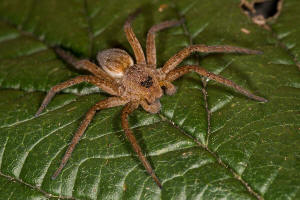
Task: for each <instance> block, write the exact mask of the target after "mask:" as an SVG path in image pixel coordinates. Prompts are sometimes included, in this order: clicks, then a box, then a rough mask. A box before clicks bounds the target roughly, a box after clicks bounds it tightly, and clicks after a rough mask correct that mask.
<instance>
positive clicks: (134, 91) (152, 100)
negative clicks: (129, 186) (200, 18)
mask: <svg viewBox="0 0 300 200" xmlns="http://www.w3.org/2000/svg"><path fill="white" fill-rule="evenodd" d="M132 20H133V16H130V17H129V18H128V20H127V21H126V23H125V25H124V31H125V34H126V37H127V39H128V41H129V43H130V45H131V47H132V49H133V52H134V55H135V60H136V63H134V61H133V59H132V58H131V56H130V55H129V54H128V53H127V52H126V51H124V50H121V49H107V50H104V51H102V52H100V53H98V55H97V59H98V62H99V65H100V66H101V68H102V69H101V68H100V67H99V66H97V65H95V64H94V63H92V62H90V61H88V60H80V61H78V60H77V59H76V58H75V57H73V56H72V55H71V54H69V53H68V52H66V51H64V50H62V49H60V48H57V49H56V52H57V53H58V55H59V56H60V57H62V58H63V59H64V60H65V61H66V62H68V63H70V64H72V65H73V66H74V67H75V68H77V69H85V70H87V71H89V72H91V73H92V74H93V75H85V76H78V77H75V78H73V79H71V80H68V81H65V82H63V83H61V84H58V85H56V86H54V87H52V88H51V90H50V91H49V92H48V94H47V96H46V97H45V99H44V101H43V103H42V105H41V107H40V108H39V110H38V111H37V113H36V115H35V116H38V115H39V114H40V113H41V112H42V111H43V109H44V108H45V107H46V106H47V104H48V103H49V102H50V100H51V99H52V97H53V96H54V95H55V93H57V92H59V91H60V90H63V89H65V88H67V87H70V86H72V85H75V84H78V83H81V82H88V83H92V84H94V85H96V86H98V87H99V88H100V89H101V90H103V91H105V92H107V93H109V94H111V95H112V97H109V98H107V99H105V100H102V101H100V102H98V103H96V104H95V105H94V106H93V107H92V108H90V110H89V111H88V112H87V113H86V116H85V118H84V120H83V121H82V123H81V125H80V127H79V128H78V130H77V132H76V133H75V135H74V137H73V139H72V142H71V144H70V146H69V147H68V149H67V151H66V153H65V155H64V157H63V158H62V161H61V164H60V166H59V168H58V169H57V170H56V172H55V173H54V174H53V176H52V178H53V179H55V178H56V177H57V175H58V174H59V173H60V172H61V170H62V169H63V167H64V166H65V164H66V163H67V161H68V159H69V158H70V156H71V154H72V152H73V150H74V148H75V146H76V144H77V143H78V142H79V140H80V137H81V136H82V134H83V133H84V131H85V130H86V128H87V126H88V125H89V123H90V122H91V120H92V119H93V117H94V115H95V113H96V111H98V110H102V109H105V108H111V107H115V106H121V105H125V106H124V108H123V110H122V114H121V119H122V127H123V129H124V132H125V134H126V136H127V139H128V140H129V141H130V143H131V144H132V147H133V149H134V151H135V152H136V153H137V154H138V157H139V159H140V160H141V162H142V163H143V165H144V167H145V169H146V170H147V172H148V173H149V174H150V175H151V176H152V178H153V180H154V181H155V182H156V184H157V185H158V186H159V187H160V188H161V187H162V185H161V183H160V181H159V179H158V178H157V176H156V175H155V172H154V171H153V169H152V167H151V165H150V163H149V162H148V160H147V159H146V157H145V156H144V154H143V153H142V150H141V148H140V146H139V144H138V143H137V141H136V139H135V137H134V135H133V133H132V131H131V129H130V128H129V125H128V115H129V114H130V113H131V112H132V111H134V110H135V109H136V108H138V106H139V105H141V106H142V107H143V109H144V110H146V111H148V112H150V113H157V112H159V111H160V108H161V104H160V101H159V99H160V98H161V96H162V95H163V92H164V91H165V93H166V94H168V95H172V94H174V93H175V92H176V89H175V86H174V85H173V84H172V83H171V82H172V81H174V80H176V79H177V78H179V77H181V76H183V75H184V74H186V73H188V72H192V71H193V72H196V73H198V74H199V75H202V76H204V77H207V78H209V79H212V80H215V81H217V82H219V83H222V84H224V85H226V86H228V87H231V88H234V89H235V90H236V91H238V92H240V93H242V94H244V95H245V96H247V97H249V98H251V99H254V100H257V101H261V102H267V100H266V99H264V98H262V97H259V96H255V95H253V94H251V93H250V92H249V91H247V90H245V89H243V88H242V87H240V86H238V85H237V84H235V83H234V82H232V81H230V80H228V79H226V78H223V77H222V76H219V75H216V74H213V73H211V72H208V71H206V70H205V69H204V68H201V67H200V66H195V65H185V66H182V67H178V68H176V67H177V66H178V65H179V64H180V63H181V62H182V60H183V59H185V58H186V57H187V56H189V55H190V54H191V53H192V52H205V53H210V52H220V53H246V54H260V53H261V52H259V51H255V50H250V49H245V48H240V47H233V46H205V45H193V46H188V47H186V48H184V49H183V50H181V51H179V52H178V53H177V54H175V55H174V56H172V57H171V58H170V59H169V60H168V61H167V62H166V63H165V64H164V65H163V67H161V68H158V69H157V68H156V47H155V33H156V32H157V31H160V30H162V29H165V28H169V27H172V26H177V25H180V24H182V23H183V21H182V20H180V21H176V20H173V21H165V22H162V23H160V24H157V25H154V26H152V27H151V28H150V30H149V32H148V35H147V44H146V56H147V59H146V58H145V55H144V52H143V50H142V47H141V45H140V43H139V41H138V39H137V38H136V36H135V34H134V32H133V30H132V28H131V21H132ZM162 88H164V91H163V90H162Z"/></svg>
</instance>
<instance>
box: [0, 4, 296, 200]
mask: <svg viewBox="0 0 300 200" xmlns="http://www.w3.org/2000/svg"><path fill="white" fill-rule="evenodd" d="M296 2H297V1H290V2H288V3H286V1H285V3H284V6H286V7H287V8H289V9H292V8H293V6H291V4H292V3H295V4H297V3H296ZM137 8H141V9H142V13H141V14H140V15H139V16H138V17H137V19H136V20H135V21H134V23H133V27H134V31H135V32H136V34H137V37H138V38H139V40H140V42H141V44H142V46H143V47H145V46H144V44H145V41H146V39H145V37H146V34H147V30H148V29H149V28H150V27H151V26H152V25H153V24H157V23H159V22H161V21H164V20H170V19H180V18H182V17H184V18H185V23H184V25H183V26H180V27H175V28H172V29H168V30H166V31H163V32H160V33H159V34H158V35H157V39H156V44H157V51H158V52H157V54H158V66H159V67H160V66H162V65H163V63H164V62H166V61H167V59H168V58H170V57H171V56H172V55H174V54H175V53H176V52H178V51H179V50H180V49H182V48H184V47H186V46H188V45H191V44H207V45H234V46H241V47H247V48H250V49H257V50H261V51H263V52H264V54H263V55H236V54H230V55H229V54H226V55H225V54H209V55H207V54H193V55H192V56H191V57H190V58H189V59H186V60H185V61H184V63H193V64H198V65H201V66H202V67H204V68H206V69H208V70H209V71H212V72H214V73H217V74H220V75H222V76H224V77H226V78H228V79H231V80H233V81H235V82H236V83H237V84H239V85H241V86H243V87H244V88H246V89H248V90H250V91H252V92H253V93H254V94H256V95H259V96H263V97H265V98H267V99H268V100H269V102H268V103H259V102H256V101H253V100H250V99H247V98H246V97H244V96H243V95H241V94H239V93H237V92H235V91H233V90H231V89H228V88H227V87H225V86H222V85H221V84H217V83H215V82H213V81H210V80H206V79H203V78H201V77H199V76H198V75H196V74H194V73H191V74H187V75H185V76H184V77H182V78H180V79H178V80H176V81H175V82H174V84H175V85H176V87H177V93H176V94H175V95H173V96H164V97H162V99H161V102H162V110H161V112H160V114H156V115H153V114H149V113H146V112H145V111H143V110H142V109H141V108H140V109H138V110H136V111H135V112H134V113H133V114H132V115H131V116H130V125H131V127H132V129H133V132H134V134H135V135H136V137H137V139H138V141H139V144H140V145H141V147H142V149H143V151H144V153H145V154H146V155H147V157H148V159H149V160H150V162H151V164H152V166H153V167H154V169H155V171H156V173H157V175H158V177H159V178H160V180H161V181H162V183H163V190H160V189H159V188H158V187H157V186H156V185H155V183H154V182H153V180H152V179H151V177H149V176H148V174H147V173H146V172H145V170H144V168H143V166H142V164H141V163H140V161H139V160H138V158H137V156H136V155H135V154H134V152H133V151H132V148H131V146H130V144H129V143H128V141H127V140H126V138H125V135H124V132H123V131H122V128H121V121H120V112H121V107H115V108H111V109H107V110H103V111H99V112H98V113H97V115H96V116H95V118H94V119H93V121H92V123H91V124H90V125H89V127H88V129H87V131H86V132H85V134H84V136H83V137H82V139H81V140H80V142H79V144H78V145H77V146H76V149H75V151H74V152H73V154H72V157H71V159H70V160H69V161H68V163H67V165H66V166H65V168H64V170H63V171H62V173H61V174H60V175H59V176H58V178H57V179H56V180H51V175H52V174H53V173H54V171H55V170H56V168H57V167H58V166H59V163H60V160H61V158H62V156H63V154H64V152H65V151H66V148H67V146H68V145H69V144H70V141H71V139H72V137H73V134H74V133H75V131H76V129H77V128H78V126H79V125H80V122H81V120H82V119H83V116H84V114H85V113H86V112H87V110H88V109H89V108H90V107H91V106H92V105H94V104H95V103H96V102H98V101H100V100H103V99H105V98H107V97H108V96H109V95H107V94H105V93H103V92H101V91H100V90H98V89H97V88H95V87H94V86H91V85H88V84H80V85H78V86H74V87H71V88H69V89H66V90H64V91H63V92H61V93H59V94H57V95H56V96H55V98H54V99H53V100H52V102H51V103H50V104H49V106H48V107H47V109H46V110H45V111H44V112H43V113H42V114H41V116H40V117H38V118H34V114H35V112H36V111H37V109H38V107H39V105H40V104H41V102H42V100H43V98H44V97H45V95H46V92H47V91H48V90H49V89H50V88H51V87H52V86H53V85H55V84H58V83H60V82H63V81H65V80H68V79H70V78H72V77H75V76H76V75H79V74H85V73H86V72H82V71H77V70H75V69H73V68H72V67H71V66H68V65H67V64H65V63H64V62H63V61H62V60H61V59H60V58H58V57H57V56H56V54H55V53H54V51H53V49H52V47H53V46H55V45H59V46H61V47H63V48H65V49H68V50H69V51H70V52H72V53H73V54H74V55H76V56H77V57H78V58H90V59H92V60H95V57H96V54H97V52H98V51H101V50H103V49H106V48H112V47H119V48H123V49H125V50H127V51H128V52H129V53H130V54H131V55H133V52H132V50H131V48H130V46H129V44H128V42H127V41H126V37H125V35H124V33H123V30H122V26H123V24H124V22H125V20H126V18H127V16H128V15H129V14H130V13H132V12H133V11H135V10H136V9H137ZM289 15H290V16H287V14H286V13H285V12H283V13H282V16H280V18H279V19H278V20H279V22H280V23H279V25H276V24H275V25H273V26H274V30H273V31H274V32H273V33H272V32H268V31H266V30H263V29H261V28H260V27H257V26H256V25H254V24H252V23H251V21H250V20H249V19H248V18H247V17H246V16H245V15H244V14H243V13H242V12H241V10H240V8H239V1H236V0H228V1H226V2H224V1H219V0H211V1H204V0H198V1H197V0H189V1H178V2H177V1H176V2H173V1H165V2H164V3H161V2H158V1H133V0H128V1H126V3H125V2H124V3H122V4H121V3H120V2H119V1H118V2H117V1H108V2H103V1H96V0H86V1H80V0H75V1H65V0H63V1H58V0H55V1H33V0H32V1H17V0H9V1H8V0H5V1H3V3H2V4H1V5H0V86H1V89H0V182H1V184H0V185H2V186H0V196H1V197H5V199H9V198H11V199H17V198H18V197H22V199H49V198H52V199H59V198H61V199H120V198H124V199H298V198H300V190H299V188H300V173H299V172H300V160H299V156H300V146H299V142H300V134H299V127H300V126H299V124H300V120H299V119H300V112H299V109H300V104H299V99H300V92H299V86H300V78H299V70H298V68H297V66H296V63H295V58H296V59H298V58H297V56H296V55H297V51H298V46H297V45H295V46H294V47H295V48H290V49H289V50H288V49H287V48H284V47H283V46H282V45H280V44H281V43H282V42H283V43H284V44H288V43H289V41H294V43H293V44H296V43H297V42H298V40H297V37H298V36H297V34H296V33H294V31H296V32H297V29H293V28H292V27H293V26H294V25H291V24H290V23H289V22H288V21H289V20H288V19H289V17H291V16H292V15H293V16H295V15H296V12H292V11H291V13H290V14H289ZM285 19H286V20H285ZM242 28H244V29H247V30H249V31H250V34H245V33H244V32H243V31H241V29H242ZM288 31H290V32H291V34H288V35H287V36H285V38H280V37H279V36H280V34H282V33H286V32H288ZM298 32H299V31H298ZM274 33H275V37H274ZM276 34H277V35H276ZM298 35H299V34H298ZM277 36H278V37H277ZM278 38H279V39H283V40H282V41H280V40H279V39H278ZM287 46H289V45H287ZM291 52H292V53H291ZM4 186H5V187H4Z"/></svg>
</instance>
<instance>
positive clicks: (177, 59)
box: [162, 45, 262, 74]
mask: <svg viewBox="0 0 300 200" xmlns="http://www.w3.org/2000/svg"><path fill="white" fill-rule="evenodd" d="M193 52H202V53H245V54H262V52H261V51H256V50H251V49H245V48H241V47H234V46H206V45H192V46H188V47H186V48H184V49H183V50H181V51H179V52H178V53H177V54H175V55H174V56H172V57H171V58H170V59H169V60H168V61H167V62H166V63H165V64H164V66H163V67H162V72H163V73H165V74H167V73H168V72H170V71H171V70H173V69H174V68H175V67H176V66H177V65H178V64H180V63H181V62H182V61H183V59H185V58H186V57H188V56H189V55H190V54H191V53H193Z"/></svg>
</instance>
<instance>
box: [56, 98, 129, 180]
mask: <svg viewBox="0 0 300 200" xmlns="http://www.w3.org/2000/svg"><path fill="white" fill-rule="evenodd" d="M127 102H128V101H127V100H125V99H122V98H121V97H110V98H108V99H105V100H103V101H100V102H98V103H97V104H95V105H94V106H93V107H92V108H91V109H90V110H89V111H88V112H87V113H86V115H85V118H84V120H83V121H82V122H81V125H80V127H79V128H78V130H77V132H76V133H75V135H74V137H73V139H72V141H71V144H70V145H69V147H68V149H67V151H66V153H65V155H64V157H63V158H62V160H61V163H60V166H59V168H58V169H57V170H56V171H55V173H54V174H53V176H52V179H55V178H56V177H57V176H58V174H59V173H60V172H61V170H62V169H63V168H64V166H65V165H66V163H67V162H68V160H69V158H70V157H71V154H72V152H73V150H74V148H75V146H76V144H77V143H78V142H79V140H80V138H81V136H82V135H83V133H84V132H85V130H86V128H87V127H88V125H89V124H90V122H91V121H92V119H93V117H94V115H95V113H96V111H98V110H103V109H105V108H111V107H116V106H120V105H124V104H126V103H127Z"/></svg>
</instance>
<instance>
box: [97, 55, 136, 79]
mask: <svg viewBox="0 0 300 200" xmlns="http://www.w3.org/2000/svg"><path fill="white" fill-rule="evenodd" d="M97 60H98V62H99V64H100V65H101V67H102V68H103V70H104V71H106V72H107V73H108V74H109V75H111V76H112V77H114V78H121V77H122V76H123V75H124V72H125V70H126V69H127V68H128V67H130V66H132V65H133V64H134V63H133V60H132V58H131V57H130V55H128V53H127V52H126V51H124V50H122V49H107V50H104V51H101V52H99V53H98V55H97Z"/></svg>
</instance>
